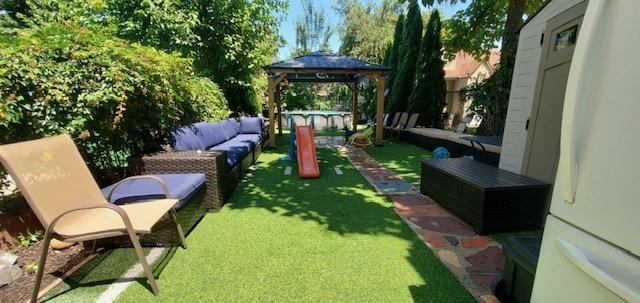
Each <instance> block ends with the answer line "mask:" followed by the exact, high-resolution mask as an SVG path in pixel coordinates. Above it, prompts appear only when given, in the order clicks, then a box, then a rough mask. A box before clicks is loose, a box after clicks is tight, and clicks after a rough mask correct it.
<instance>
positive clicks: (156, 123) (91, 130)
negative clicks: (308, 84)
mask: <svg viewBox="0 0 640 303" xmlns="http://www.w3.org/2000/svg"><path fill="white" fill-rule="evenodd" d="M191 63H192V62H191V60H189V59H184V58H181V57H179V56H178V55H175V54H167V53H164V52H161V51H158V50H155V49H153V48H150V47H144V46H141V45H138V44H129V43H127V42H126V41H125V40H122V39H118V38H115V37H113V36H111V35H110V34H108V33H106V32H103V31H100V30H91V29H88V28H84V27H81V26H78V25H74V24H72V23H50V24H44V25H41V26H39V27H33V28H27V29H22V30H18V31H17V32H16V34H14V35H3V36H2V37H0V144H4V143H11V142H17V141H23V140H28V139H33V138H41V137H44V136H48V135H53V134H59V133H68V134H70V135H71V136H72V137H73V138H74V139H75V141H76V143H77V144H78V146H79V147H80V149H81V151H82V152H83V154H84V156H85V159H86V160H87V162H88V164H89V166H90V167H91V168H92V170H93V171H94V173H96V172H100V173H101V174H104V172H114V171H118V170H119V169H121V168H124V167H126V166H127V160H128V158H129V157H130V156H136V155H140V154H142V153H144V152H147V151H149V150H150V149H152V148H151V147H150V146H152V145H153V146H158V143H162V142H163V140H166V139H165V138H166V134H167V132H168V130H170V129H171V128H173V127H176V126H180V125H183V124H187V123H191V122H194V121H198V120H216V119H221V118H224V117H226V116H228V115H229V109H228V106H227V101H226V99H225V97H224V95H223V94H222V93H221V91H220V90H219V88H218V86H217V85H216V84H215V83H213V82H212V81H210V80H208V79H207V78H203V77H197V76H195V75H194V72H193V70H192V64H191ZM150 143H154V144H150Z"/></svg>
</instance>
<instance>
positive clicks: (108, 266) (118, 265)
mask: <svg viewBox="0 0 640 303" xmlns="http://www.w3.org/2000/svg"><path fill="white" fill-rule="evenodd" d="M144 250H145V253H148V252H149V249H148V248H145V249H144ZM160 259H161V258H160ZM137 262H138V258H137V257H136V255H135V252H134V251H133V249H128V248H118V249H111V250H108V251H105V252H102V253H100V254H98V255H97V256H96V257H95V258H93V259H92V260H91V261H89V263H87V264H85V265H84V266H82V267H80V268H79V269H78V271H76V272H75V273H74V274H73V275H71V276H70V277H68V278H67V279H65V280H64V281H63V283H62V284H60V285H59V286H58V287H56V288H55V289H54V290H52V291H50V292H49V293H47V294H46V295H45V296H44V298H43V299H42V302H93V301H95V300H96V299H97V298H98V297H99V296H100V294H102V293H103V292H104V291H105V290H107V288H109V286H110V284H111V283H113V282H115V280H117V279H118V278H120V277H121V276H122V275H123V274H124V273H125V272H126V271H127V270H128V269H129V268H130V267H131V266H133V265H134V264H136V263H137ZM141 282H145V283H146V279H141ZM45 286H46V285H43V286H42V287H45Z"/></svg>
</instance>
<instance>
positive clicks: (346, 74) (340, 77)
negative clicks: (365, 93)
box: [263, 51, 389, 147]
mask: <svg viewBox="0 0 640 303" xmlns="http://www.w3.org/2000/svg"><path fill="white" fill-rule="evenodd" d="M263 68H264V70H265V72H266V73H267V77H268V80H269V104H268V107H269V146H270V147H275V146H276V137H275V135H276V128H275V126H276V125H275V122H276V121H275V120H276V119H275V112H276V107H277V111H278V113H282V89H283V87H284V86H283V85H282V84H283V83H285V80H286V82H317V83H328V82H334V83H345V84H346V85H347V86H348V87H349V88H350V89H351V92H352V107H351V113H352V117H353V118H352V120H353V130H354V131H355V130H356V126H357V121H358V119H357V117H356V116H357V112H358V102H357V101H358V87H359V85H360V81H361V80H362V79H364V78H367V79H369V80H370V81H371V82H373V83H375V85H376V90H377V104H376V105H377V106H376V122H377V123H376V132H375V134H376V139H375V144H376V145H382V131H383V127H384V125H382V119H383V118H382V117H383V115H384V78H385V76H386V74H387V71H388V70H389V68H388V67H385V66H382V65H378V64H374V63H369V62H366V61H362V60H359V59H355V58H350V57H346V56H340V55H337V54H332V53H327V52H323V51H319V52H314V53H310V54H306V55H304V56H300V57H296V58H292V59H288V60H284V61H279V62H275V63H272V64H269V65H266V66H264V67H263ZM281 120H282V118H281V117H280V118H279V119H278V121H277V123H278V128H279V129H282V125H281V123H282V121H281Z"/></svg>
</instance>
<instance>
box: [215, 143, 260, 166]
mask: <svg viewBox="0 0 640 303" xmlns="http://www.w3.org/2000/svg"><path fill="white" fill-rule="evenodd" d="M211 150H218V151H220V150H224V151H226V152H227V163H229V166H235V165H236V164H237V163H238V162H239V161H241V160H242V158H244V157H245V156H246V155H248V154H249V152H250V151H251V142H242V141H227V142H224V143H222V144H218V145H216V146H214V147H212V148H211Z"/></svg>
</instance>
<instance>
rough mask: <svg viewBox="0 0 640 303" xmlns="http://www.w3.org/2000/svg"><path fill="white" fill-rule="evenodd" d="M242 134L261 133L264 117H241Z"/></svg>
mask: <svg viewBox="0 0 640 303" xmlns="http://www.w3.org/2000/svg"><path fill="white" fill-rule="evenodd" d="M240 133H241V134H261V133H262V118H260V117H241V118H240Z"/></svg>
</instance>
